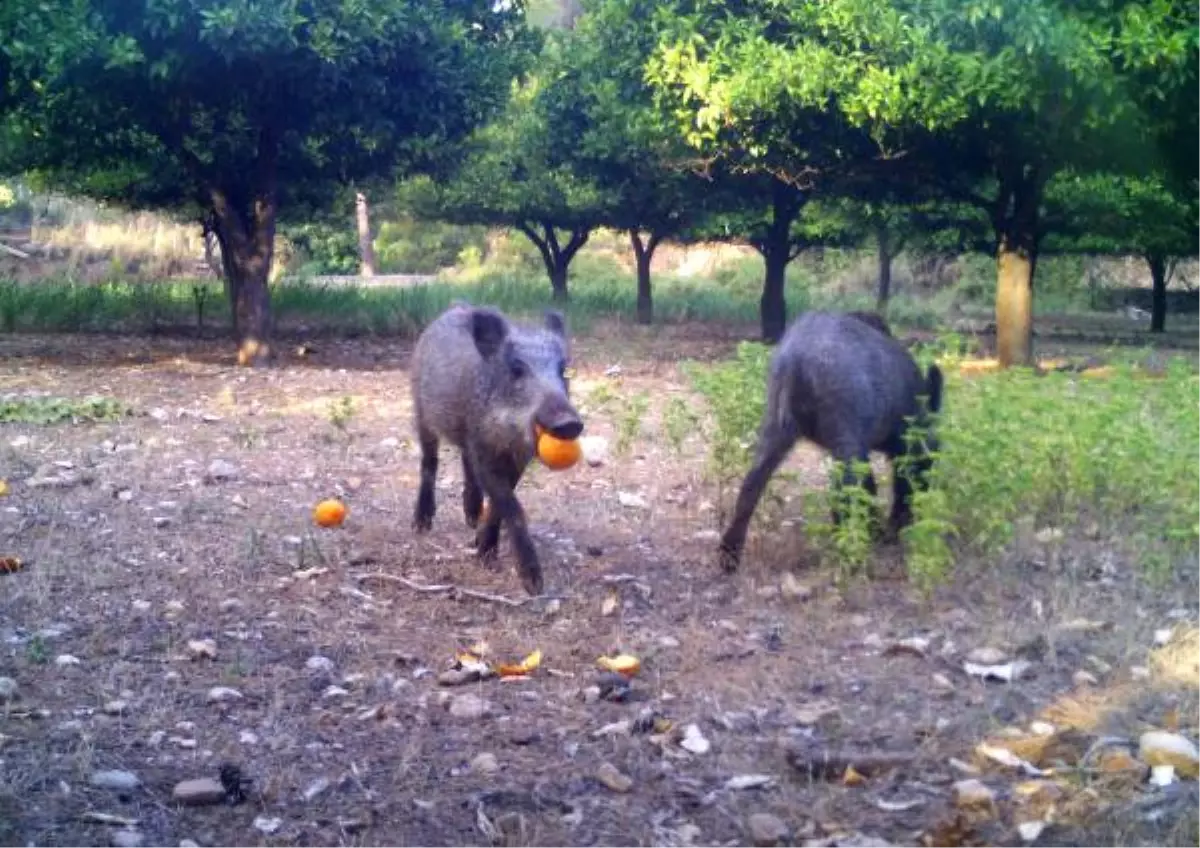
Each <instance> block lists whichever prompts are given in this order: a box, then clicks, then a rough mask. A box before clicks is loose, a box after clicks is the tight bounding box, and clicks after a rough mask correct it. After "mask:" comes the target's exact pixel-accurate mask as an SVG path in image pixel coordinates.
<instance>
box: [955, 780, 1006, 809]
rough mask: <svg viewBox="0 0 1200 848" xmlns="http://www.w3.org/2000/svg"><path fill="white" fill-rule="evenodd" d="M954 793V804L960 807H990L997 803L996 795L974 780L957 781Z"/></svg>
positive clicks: (980, 782)
mask: <svg viewBox="0 0 1200 848" xmlns="http://www.w3.org/2000/svg"><path fill="white" fill-rule="evenodd" d="M953 791H954V803H955V804H956V805H957V806H959V807H990V806H992V805H993V804H995V801H996V793H994V792H993V791H992V790H991V789H989V788H988V787H987V786H986V785H984V783H983V782H982V781H980V780H975V779H974V778H971V779H968V780H959V781H956V782H955V784H954V787H953Z"/></svg>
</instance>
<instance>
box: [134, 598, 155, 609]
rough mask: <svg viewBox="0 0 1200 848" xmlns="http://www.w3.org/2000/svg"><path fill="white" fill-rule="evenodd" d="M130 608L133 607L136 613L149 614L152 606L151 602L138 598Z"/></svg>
mask: <svg viewBox="0 0 1200 848" xmlns="http://www.w3.org/2000/svg"><path fill="white" fill-rule="evenodd" d="M130 606H131V607H133V609H134V611H135V612H149V611H150V607H151V606H152V604H151V603H150V602H149V601H144V600H142V599H141V598H137V599H135V600H134V601H133V603H131V604H130Z"/></svg>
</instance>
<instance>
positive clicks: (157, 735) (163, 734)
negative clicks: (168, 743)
mask: <svg viewBox="0 0 1200 848" xmlns="http://www.w3.org/2000/svg"><path fill="white" fill-rule="evenodd" d="M166 738H167V731H165V730H156V731H154V732H153V733H151V734H150V738H149V739H147V740H146V744H147V745H149V746H150V747H151V748H157V747H158V746H159V745H161V744H162V743H163V740H164V739H166Z"/></svg>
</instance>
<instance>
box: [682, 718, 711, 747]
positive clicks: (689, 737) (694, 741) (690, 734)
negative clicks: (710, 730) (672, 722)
mask: <svg viewBox="0 0 1200 848" xmlns="http://www.w3.org/2000/svg"><path fill="white" fill-rule="evenodd" d="M679 747H681V748H683V749H684V750H686V751H691V752H692V753H693V754H707V753H708V751H709V749H710V748H711V747H712V744H711V743H710V742H709V741H708V740H707V739H705V738H704V734H703V733H701V732H700V728H699V727H697V726H696V725H694V724H689V725H688V726H687V727H685V728H684V729H683V738H682V739H680V740H679Z"/></svg>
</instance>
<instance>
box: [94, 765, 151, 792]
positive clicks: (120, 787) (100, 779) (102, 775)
mask: <svg viewBox="0 0 1200 848" xmlns="http://www.w3.org/2000/svg"><path fill="white" fill-rule="evenodd" d="M89 782H90V783H91V784H92V786H95V787H98V788H100V789H114V790H116V791H118V792H129V791H131V790H133V789H137V788H138V787H139V786H141V785H142V781H141V780H139V779H138V776H137V775H136V774H134V773H133V772H131V771H121V770H120V769H109V770H107V771H97V772H93V773H92V776H91V779H90V780H89Z"/></svg>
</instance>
